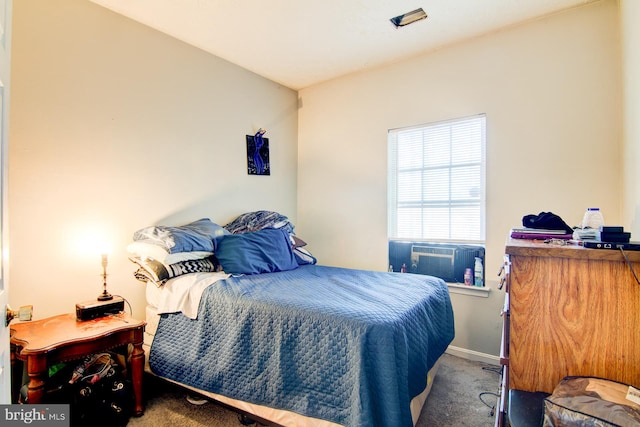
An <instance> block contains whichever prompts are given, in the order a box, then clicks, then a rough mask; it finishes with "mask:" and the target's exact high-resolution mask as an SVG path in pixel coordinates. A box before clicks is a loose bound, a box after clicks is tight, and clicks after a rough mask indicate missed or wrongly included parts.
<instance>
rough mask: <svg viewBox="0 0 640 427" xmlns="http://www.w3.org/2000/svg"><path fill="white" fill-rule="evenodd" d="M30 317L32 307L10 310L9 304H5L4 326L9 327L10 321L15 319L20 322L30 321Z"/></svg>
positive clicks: (26, 306)
mask: <svg viewBox="0 0 640 427" xmlns="http://www.w3.org/2000/svg"><path fill="white" fill-rule="evenodd" d="M32 315H33V306H32V305H23V306H22V307H20V309H19V310H11V307H10V306H9V304H7V308H6V314H5V319H4V325H5V326H9V323H11V321H12V320H13V319H15V318H16V317H17V318H18V319H20V320H31V316H32Z"/></svg>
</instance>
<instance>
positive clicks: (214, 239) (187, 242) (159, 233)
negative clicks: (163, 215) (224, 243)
mask: <svg viewBox="0 0 640 427" xmlns="http://www.w3.org/2000/svg"><path fill="white" fill-rule="evenodd" d="M225 234H229V232H228V231H226V230H225V229H224V228H222V227H221V226H219V225H218V224H215V223H213V222H212V221H211V220H210V219H209V218H203V219H200V220H198V221H194V222H192V223H190V224H187V225H182V226H178V227H168V226H164V225H156V226H151V227H146V228H143V229H141V230H138V231H136V232H135V233H134V234H133V240H144V241H146V242H148V243H153V244H155V245H158V246H162V247H163V248H165V249H166V250H167V252H169V253H170V254H173V253H177V252H194V251H204V252H214V251H215V250H216V246H217V243H218V242H219V241H220V239H222V237H224V235H225Z"/></svg>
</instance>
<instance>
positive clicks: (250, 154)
mask: <svg viewBox="0 0 640 427" xmlns="http://www.w3.org/2000/svg"><path fill="white" fill-rule="evenodd" d="M262 135H264V131H262V130H259V131H258V133H256V134H255V135H247V172H248V173H249V175H271V165H270V163H269V138H263V137H262Z"/></svg>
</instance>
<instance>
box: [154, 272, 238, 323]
mask: <svg viewBox="0 0 640 427" xmlns="http://www.w3.org/2000/svg"><path fill="white" fill-rule="evenodd" d="M227 277H229V274H227V273H224V272H219V273H191V274H185V275H183V276H179V277H176V278H175V279H171V280H168V281H167V283H165V284H164V286H162V287H160V288H158V290H159V292H158V293H157V294H156V295H154V298H153V299H154V300H157V304H156V307H157V308H158V314H165V313H177V312H182V314H184V315H185V316H187V317H188V318H190V319H195V318H196V317H198V305H200V299H201V297H202V293H203V292H204V290H205V289H206V288H207V286H209V285H211V284H213V283H215V282H217V281H218V280H222V279H226V278H227ZM148 288H149V286H147V292H149V290H148ZM148 297H149V295H147V298H148Z"/></svg>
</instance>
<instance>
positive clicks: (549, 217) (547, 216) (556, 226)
mask: <svg viewBox="0 0 640 427" xmlns="http://www.w3.org/2000/svg"><path fill="white" fill-rule="evenodd" d="M522 225H523V226H524V227H528V228H537V229H547V230H564V231H565V232H566V233H567V234H571V233H573V228H571V227H569V225H567V223H566V222H564V220H563V219H562V218H560V217H559V216H558V215H556V214H554V213H553V212H540V213H539V214H538V215H525V216H523V217H522Z"/></svg>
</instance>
